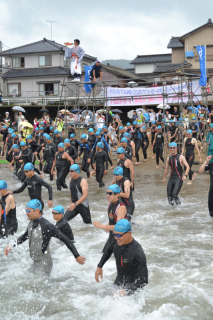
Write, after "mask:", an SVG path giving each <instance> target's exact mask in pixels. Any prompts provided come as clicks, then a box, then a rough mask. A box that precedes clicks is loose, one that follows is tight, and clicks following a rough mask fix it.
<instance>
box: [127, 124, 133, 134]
mask: <svg viewBox="0 0 213 320" xmlns="http://www.w3.org/2000/svg"><path fill="white" fill-rule="evenodd" d="M126 132H127V133H129V134H130V137H131V136H132V125H131V123H130V122H127V124H126Z"/></svg>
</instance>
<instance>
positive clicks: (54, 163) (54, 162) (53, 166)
mask: <svg viewBox="0 0 213 320" xmlns="http://www.w3.org/2000/svg"><path fill="white" fill-rule="evenodd" d="M57 154H58V152H56V154H55V159H54V161H53V165H52V169H51V174H53V170H54V168H55V165H56V156H57Z"/></svg>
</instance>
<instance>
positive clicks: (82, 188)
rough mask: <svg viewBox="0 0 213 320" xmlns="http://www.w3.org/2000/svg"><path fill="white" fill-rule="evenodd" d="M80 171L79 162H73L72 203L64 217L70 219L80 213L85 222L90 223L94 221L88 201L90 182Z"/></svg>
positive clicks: (71, 180)
mask: <svg viewBox="0 0 213 320" xmlns="http://www.w3.org/2000/svg"><path fill="white" fill-rule="evenodd" d="M79 173H80V167H79V166H78V165H77V164H73V165H72V166H71V167H70V175H71V179H70V196H71V204H70V205H69V207H68V210H67V211H66V213H65V215H64V219H65V220H67V221H70V220H72V219H73V218H75V217H76V216H77V215H78V214H80V215H81V217H82V219H83V222H84V223H87V224H89V223H92V220H91V215H90V209H89V201H88V184H87V180H86V179H83V178H82V177H80V175H79Z"/></svg>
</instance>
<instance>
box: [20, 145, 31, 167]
mask: <svg viewBox="0 0 213 320" xmlns="http://www.w3.org/2000/svg"><path fill="white" fill-rule="evenodd" d="M21 159H22V160H23V162H24V164H26V163H28V162H31V163H32V151H31V150H30V149H29V148H26V149H25V150H21Z"/></svg>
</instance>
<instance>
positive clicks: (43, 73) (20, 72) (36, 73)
mask: <svg viewBox="0 0 213 320" xmlns="http://www.w3.org/2000/svg"><path fill="white" fill-rule="evenodd" d="M69 75H70V69H69V68H64V67H48V68H30V69H25V68H23V69H11V70H10V71H8V72H7V73H5V74H4V75H3V76H2V78H4V79H7V78H24V77H49V76H69Z"/></svg>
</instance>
